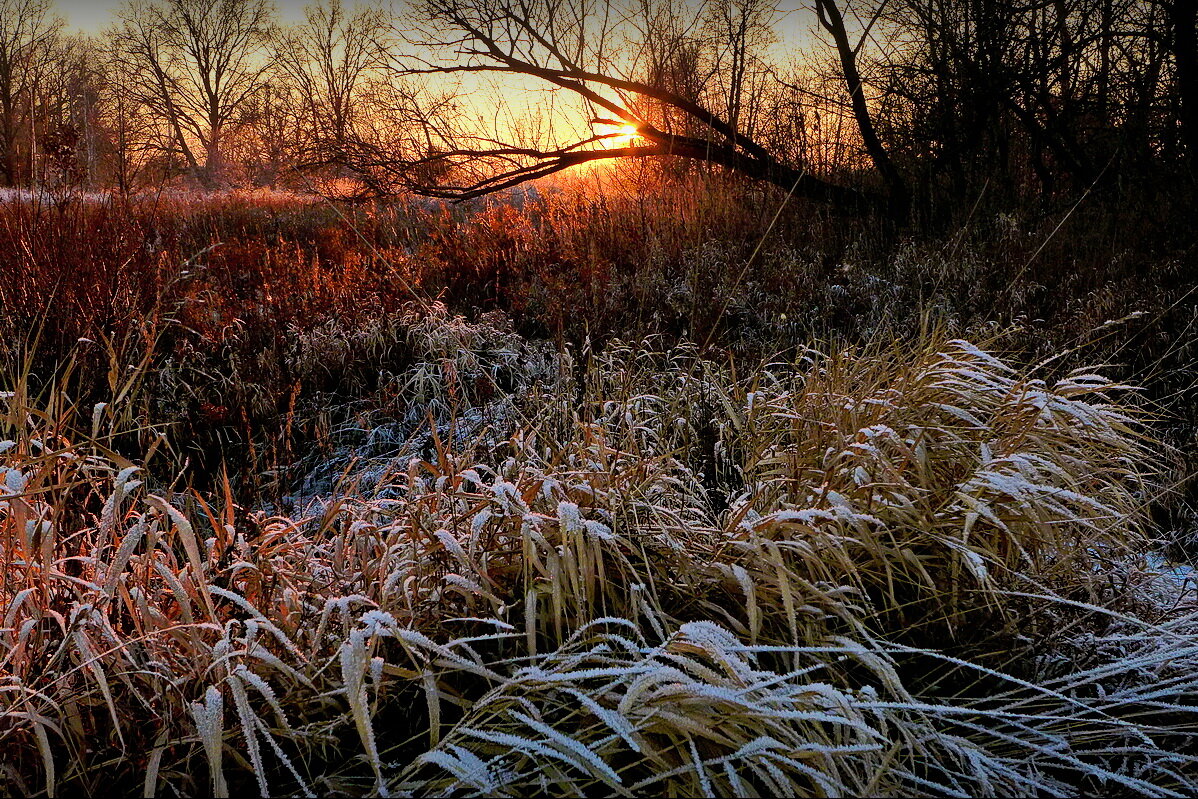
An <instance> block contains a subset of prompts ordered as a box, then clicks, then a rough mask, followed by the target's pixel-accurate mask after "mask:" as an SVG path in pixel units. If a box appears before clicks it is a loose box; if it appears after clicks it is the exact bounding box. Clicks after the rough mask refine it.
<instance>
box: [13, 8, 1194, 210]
mask: <svg viewBox="0 0 1198 799" xmlns="http://www.w3.org/2000/svg"><path fill="white" fill-rule="evenodd" d="M807 13H808V17H809V18H808V19H807V20H806V21H803V20H799V21H798V22H797V23H796V20H795V19H794V18H793V17H792V18H790V19H789V20H784V16H785V15H783V14H782V13H781V12H780V10H779V8H778V5H777V4H776V3H774V2H772V1H771V0H698V1H697V2H690V3H686V2H677V1H676V0H627V1H625V0H620V1H619V2H616V0H413V2H412V3H410V4H407V5H404V6H402V7H394V8H392V7H384V6H382V5H369V4H368V5H359V6H355V7H353V8H348V7H345V6H343V5H342V3H341V2H340V0H321V1H320V2H317V3H315V4H313V5H310V6H308V7H306V8H305V10H304V19H303V21H302V22H299V23H298V24H293V25H283V24H280V21H279V18H278V15H277V13H276V10H275V9H274V7H273V6H272V5H271V4H270V3H269V2H268V0H130V2H128V3H126V4H125V5H124V6H122V7H121V8H120V9H118V10H117V11H116V12H115V13H114V17H113V20H112V24H111V25H110V26H109V27H108V28H106V29H105V30H104V32H103V33H102V34H100V35H95V36H87V35H81V34H78V35H67V34H66V32H65V26H64V23H63V22H62V20H61V19H59V18H58V17H57V16H56V14H55V12H54V8H53V6H52V4H51V0H0V183H3V184H4V185H6V186H38V187H48V186H82V187H93V188H99V187H113V188H116V189H119V190H125V191H127V190H132V189H136V188H137V187H139V186H145V185H161V184H163V183H164V182H169V181H180V180H182V181H187V182H190V183H193V184H195V185H200V186H204V187H216V186H222V185H255V186H273V185H279V184H280V183H282V184H285V185H289V186H292V187H294V186H296V182H297V181H299V182H300V183H304V182H309V181H317V180H324V179H328V178H353V179H354V181H355V185H358V186H360V187H361V188H362V189H363V190H364V191H370V192H388V191H393V190H395V189H397V188H409V189H415V190H418V191H423V192H424V193H430V194H437V195H441V196H447V197H456V196H469V195H471V194H475V193H482V192H486V191H492V190H495V189H497V188H502V187H504V186H507V185H512V184H513V183H517V182H520V181H522V180H526V179H528V178H532V177H537V176H539V175H543V174H548V173H550V172H554V171H557V170H558V169H563V168H567V167H569V166H572V165H575V164H577V163H583V162H586V161H593V160H600V159H607V158H614V157H620V158H623V157H641V156H660V155H680V156H684V157H685V158H684V159H681V160H682V161H685V162H686V163H695V162H703V163H706V164H715V165H717V166H718V167H719V168H722V169H731V170H734V171H741V172H744V173H746V174H749V175H750V176H752V177H755V178H762V179H765V180H769V181H772V182H774V183H776V184H778V185H780V186H784V187H787V186H789V184H790V183H791V182H793V183H794V185H795V186H796V187H801V190H800V191H799V193H800V194H806V195H807V196H811V197H813V198H820V199H832V200H844V199H845V198H846V197H848V198H850V199H851V197H852V196H854V195H855V194H858V193H860V194H863V195H865V194H868V195H877V196H882V197H886V198H888V199H889V201H890V203H891V207H892V209H893V208H896V207H897V208H899V209H901V213H904V214H906V213H908V211H910V212H913V213H921V214H925V215H928V214H930V215H933V216H934V215H936V214H937V213H946V212H947V213H951V212H952V210H954V209H957V208H959V207H960V205H961V203H968V202H972V201H974V200H976V198H978V197H981V196H988V197H991V198H998V199H1000V200H1003V201H1011V202H1022V203H1026V202H1029V201H1041V202H1053V201H1059V200H1061V199H1065V198H1073V197H1076V196H1078V195H1079V194H1080V193H1083V192H1087V191H1093V190H1096V189H1097V190H1114V191H1116V192H1128V191H1135V192H1137V194H1138V195H1139V196H1145V195H1151V194H1152V193H1153V192H1155V191H1158V190H1159V189H1161V188H1162V187H1166V186H1178V185H1189V184H1192V183H1193V181H1194V178H1195V174H1196V173H1198V4H1196V3H1194V2H1193V1H1192V0H1016V1H1015V2H1010V1H1009V0H1004V1H1002V2H1000V1H998V0H861V2H852V3H849V2H834V1H833V0H817V2H814V3H812V4H811V7H810V8H809V9H807ZM784 21H785V24H786V25H789V26H791V27H792V28H793V27H794V26H795V25H796V24H797V25H798V26H799V27H800V28H801V27H804V26H806V27H809V28H811V30H812V31H813V32H814V34H815V36H814V38H812V39H811V40H810V42H809V43H808V44H806V45H804V47H803V48H802V49H801V50H796V49H794V48H789V49H788V48H783V47H780V46H779V44H778V32H779V31H780V30H781V29H782V28H781V27H780V26H781V25H782V24H783V22H784ZM512 77H515V78H517V79H520V80H524V81H525V83H518V82H517V83H512V84H507V88H504V84H502V80H504V79H506V78H512ZM484 78H485V79H487V80H492V81H494V80H498V81H500V83H499V84H495V83H489V84H486V86H487V87H489V88H487V91H491V92H498V94H495V95H488V96H487V97H486V99H485V100H483V99H482V98H483V96H484V95H483V94H481V93H480V92H482V91H483V89H482V88H480V87H481V86H483V84H481V83H479V82H478V81H480V80H482V79H484ZM529 80H531V81H533V82H534V84H536V83H539V84H541V85H540V86H536V85H534V86H533V88H547V89H551V90H553V94H554V95H555V96H564V97H566V98H567V99H562V100H546V99H544V97H545V96H546V95H544V94H542V95H536V94H535V93H533V92H528V91H526V88H527V81H529ZM513 87H516V88H513ZM529 97H538V98H539V99H534V100H529V99H528V98H529ZM555 102H556V103H557V105H554V103H555ZM497 105H498V106H500V108H501V110H502V111H503V113H497V112H496V110H495V107H496V106H497ZM567 106H568V109H567V110H566V111H565V112H563V109H565V108H566V107H567ZM550 112H552V113H554V114H556V115H557V118H558V121H557V122H554V123H553V124H550V121H549V117H548V116H547V114H548V113H550ZM488 115H489V116H488ZM615 126H621V127H620V128H619V129H617V128H616V127H615ZM630 129H632V130H635V131H636V134H635V136H636V138H635V139H634V138H632V134H630V133H629V132H628V131H629V130H630ZM621 137H623V138H621ZM675 160H678V159H675Z"/></svg>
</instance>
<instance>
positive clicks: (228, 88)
mask: <svg viewBox="0 0 1198 799" xmlns="http://www.w3.org/2000/svg"><path fill="white" fill-rule="evenodd" d="M271 12H272V8H271V6H270V4H269V0H130V2H129V3H127V4H126V5H125V6H124V7H123V8H122V9H121V10H120V11H119V12H118V25H117V26H116V27H115V28H114V30H113V31H112V36H113V40H114V44H115V49H116V52H117V53H119V54H120V56H121V58H122V59H123V60H124V62H125V64H126V66H127V68H128V69H129V70H130V73H131V74H132V75H134V76H135V77H136V80H137V84H138V92H137V96H138V99H139V100H140V101H141V102H142V103H144V104H145V105H146V106H147V107H148V108H150V109H151V110H152V111H153V113H154V114H155V116H156V117H157V118H158V119H159V120H160V121H161V122H162V124H164V125H165V126H167V128H168V130H169V134H170V137H169V140H170V142H171V146H172V148H173V150H174V151H175V152H177V153H178V154H179V155H181V156H182V157H183V159H184V160H185V162H186V164H187V167H188V170H189V171H190V172H191V174H192V175H193V176H194V177H195V178H196V179H197V180H198V181H199V182H200V183H201V184H202V185H204V186H206V187H211V186H215V185H217V184H219V183H220V182H222V181H223V180H224V179H225V175H224V171H225V164H224V161H223V153H222V145H223V142H224V138H225V135H226V133H227V131H228V129H229V128H230V127H231V126H234V125H236V124H237V123H238V122H239V119H240V115H241V114H242V112H243V111H244V108H245V104H246V102H247V101H248V100H249V98H250V97H252V96H253V95H254V93H255V92H256V91H257V90H258V88H259V85H260V84H261V81H262V78H263V75H264V74H265V72H266V70H267V68H268V62H267V60H266V59H265V58H263V57H262V56H263V48H264V45H265V42H266V35H267V31H268V27H269V24H270V22H271Z"/></svg>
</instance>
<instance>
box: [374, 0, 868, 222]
mask: <svg viewBox="0 0 1198 799" xmlns="http://www.w3.org/2000/svg"><path fill="white" fill-rule="evenodd" d="M649 6H650V4H645V6H644V7H649ZM758 8H760V7H759V6H758ZM416 11H417V14H418V15H419V17H420V19H422V20H423V23H420V22H417V23H414V24H412V28H413V29H415V30H416V35H415V36H414V37H412V38H411V40H410V43H411V45H412V46H413V47H415V48H423V50H422V51H418V52H424V53H425V55H423V56H416V55H408V56H405V57H403V58H401V60H400V64H399V65H398V69H397V74H399V75H401V76H403V77H404V78H412V77H414V76H419V75H434V76H441V77H443V76H447V75H455V76H459V77H461V76H471V77H474V78H477V77H479V76H487V75H491V76H495V75H498V76H503V77H506V78H515V79H519V80H523V81H525V83H526V84H527V83H539V84H540V85H541V87H543V88H545V89H548V90H550V91H551V92H553V93H554V96H555V98H557V97H571V98H573V99H574V100H575V101H576V102H577V104H578V106H580V107H581V108H582V109H583V110H584V111H585V113H586V115H587V118H589V119H590V120H591V123H592V126H593V127H591V128H590V129H589V130H584V131H574V132H573V133H574V135H570V136H564V135H563V131H561V130H558V131H557V132H558V134H559V137H560V138H559V140H558V141H543V142H540V143H529V142H516V141H513V137H512V136H511V135H510V132H505V131H502V130H498V131H496V130H492V131H488V132H486V133H481V134H480V133H477V132H475V133H470V132H462V131H458V132H456V133H455V135H453V136H452V137H446V140H445V141H444V143H443V148H439V149H438V151H437V152H435V153H433V154H431V155H425V156H423V157H420V156H419V154H416V157H409V158H408V159H407V160H406V161H401V160H385V159H379V160H377V161H376V162H374V163H370V164H364V166H365V167H367V168H374V169H382V170H389V171H390V172H391V173H392V174H393V175H394V176H395V177H396V178H397V179H398V180H400V181H401V182H406V183H407V184H408V186H409V187H410V188H412V189H413V190H415V191H417V192H420V193H424V194H428V195H431V196H439V197H446V198H453V199H463V198H468V197H474V196H479V195H482V194H486V193H488V192H493V191H498V190H501V189H504V188H507V187H510V186H513V185H516V184H518V183H521V182H523V181H527V180H530V179H533V178H537V177H541V176H544V175H549V174H552V173H555V172H558V171H561V170H563V169H567V168H569V167H572V166H576V165H579V164H585V163H591V162H595V161H600V160H608V159H616V158H644V157H650V156H673V157H681V158H689V159H694V160H696V161H702V162H706V163H709V164H715V165H719V166H722V167H725V168H727V169H730V170H733V171H735V172H737V173H740V174H742V175H746V176H749V177H751V178H755V179H759V180H764V181H768V182H770V183H773V184H775V185H778V186H780V187H783V188H785V189H786V190H788V191H793V192H794V193H795V194H796V195H798V196H802V197H807V198H811V199H815V200H819V201H824V202H830V203H834V204H837V205H840V206H845V207H861V206H863V205H866V204H870V203H871V202H872V198H870V197H867V196H866V195H864V194H863V193H861V192H859V191H857V190H855V189H853V188H849V187H846V186H842V185H839V184H837V183H834V182H832V181H831V180H829V179H827V177H826V176H817V175H815V174H812V172H811V171H810V170H809V169H807V168H806V166H805V165H804V164H801V163H800V164H792V163H785V162H783V161H781V160H779V159H778V158H777V157H775V156H774V155H773V154H771V153H770V152H769V151H768V150H767V149H766V148H765V147H763V146H762V145H761V144H760V143H759V142H757V141H755V140H754V139H753V138H751V137H750V136H748V135H746V134H745V133H744V132H743V131H741V130H739V129H738V127H737V125H735V124H733V123H732V122H730V121H729V119H728V118H726V117H725V116H724V115H723V113H726V112H727V111H728V110H729V109H731V110H733V111H734V112H735V113H736V114H737V115H738V116H739V115H740V113H741V111H740V108H741V107H742V104H743V97H739V96H733V95H727V96H728V97H729V99H731V102H729V103H727V104H726V106H725V108H724V109H722V111H723V113H721V112H717V110H715V108H714V106H713V105H712V104H711V103H705V102H704V101H703V100H702V99H701V98H697V97H696V96H695V95H694V94H689V95H688V94H686V93H682V92H680V90H679V85H678V83H677V82H674V83H671V82H669V81H662V80H660V75H661V73H660V72H659V73H657V74H655V73H654V72H652V71H649V72H646V71H644V70H643V69H641V68H642V67H644V66H645V65H646V62H647V61H652V59H649V58H648V56H651V55H653V53H652V51H651V49H650V48H651V45H653V44H654V43H655V42H654V41H653V40H652V39H650V41H649V42H646V41H645V37H644V35H643V34H644V30H645V27H646V26H645V25H643V24H640V23H643V22H644V16H643V14H642V15H638V14H637V9H636V7H635V6H633V7H618V6H617V5H616V3H615V0H423V2H421V3H420V5H419V6H418V8H417V9H416ZM754 13H756V12H754ZM735 18H736V20H737V21H736V22H734V25H733V26H734V27H737V26H740V25H741V24H742V23H741V22H740V17H739V16H737V17H735ZM749 18H750V19H751V18H752V15H750V16H749ZM744 26H745V27H746V31H747V27H748V23H747V22H746V23H744ZM738 35H739V34H738ZM658 44H660V43H658ZM686 44H687V43H686V41H685V40H684V37H683V39H682V40H680V41H678V42H677V47H676V48H675V49H674V53H673V55H672V57H673V58H675V59H677V58H685V57H688V56H687V47H686ZM744 57H745V56H744V54H743V52H742V55H740V56H738V58H742V59H743V58H744ZM656 63H657V65H658V66H661V65H662V64H663V63H666V65H668V62H663V61H662V60H661V59H660V58H659V59H658V60H657V61H656ZM738 69H742V68H741V67H739V66H738ZM742 71H743V70H742ZM674 74H675V77H678V75H677V71H675V73H674ZM476 102H477V101H476ZM554 102H562V100H560V99H555V100H554ZM646 106H655V107H658V108H661V109H665V111H666V113H664V114H659V115H658V116H657V117H656V118H651V117H650V115H649V114H646V113H642V112H641V109H644V108H645V107H646ZM663 119H667V120H668V119H676V120H684V121H685V122H686V124H685V125H677V124H669V123H666V122H663V121H662V120H663ZM633 134H635V135H633ZM409 155H410V156H411V154H409ZM431 162H436V163H440V164H448V165H451V166H452V171H451V173H452V174H454V175H455V176H457V179H458V180H457V182H455V183H453V184H451V185H428V184H426V183H424V182H422V181H420V180H419V179H416V178H414V177H413V176H414V175H418V174H419V172H418V171H415V170H419V169H420V168H422V167H426V166H427V165H429V164H430V163H431Z"/></svg>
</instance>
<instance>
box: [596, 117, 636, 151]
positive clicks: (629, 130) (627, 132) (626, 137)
mask: <svg viewBox="0 0 1198 799" xmlns="http://www.w3.org/2000/svg"><path fill="white" fill-rule="evenodd" d="M601 124H602V125H603V127H604V128H606V130H605V131H603V135H604V136H605V137H606V138H605V139H604V146H606V147H628V146H629V145H631V144H632V143H633V142H634V141H635V140H637V139H640V138H643V137H642V136H641V131H640V128H639V127H637V126H636V125H633V124H631V123H615V122H604V123H601Z"/></svg>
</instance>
